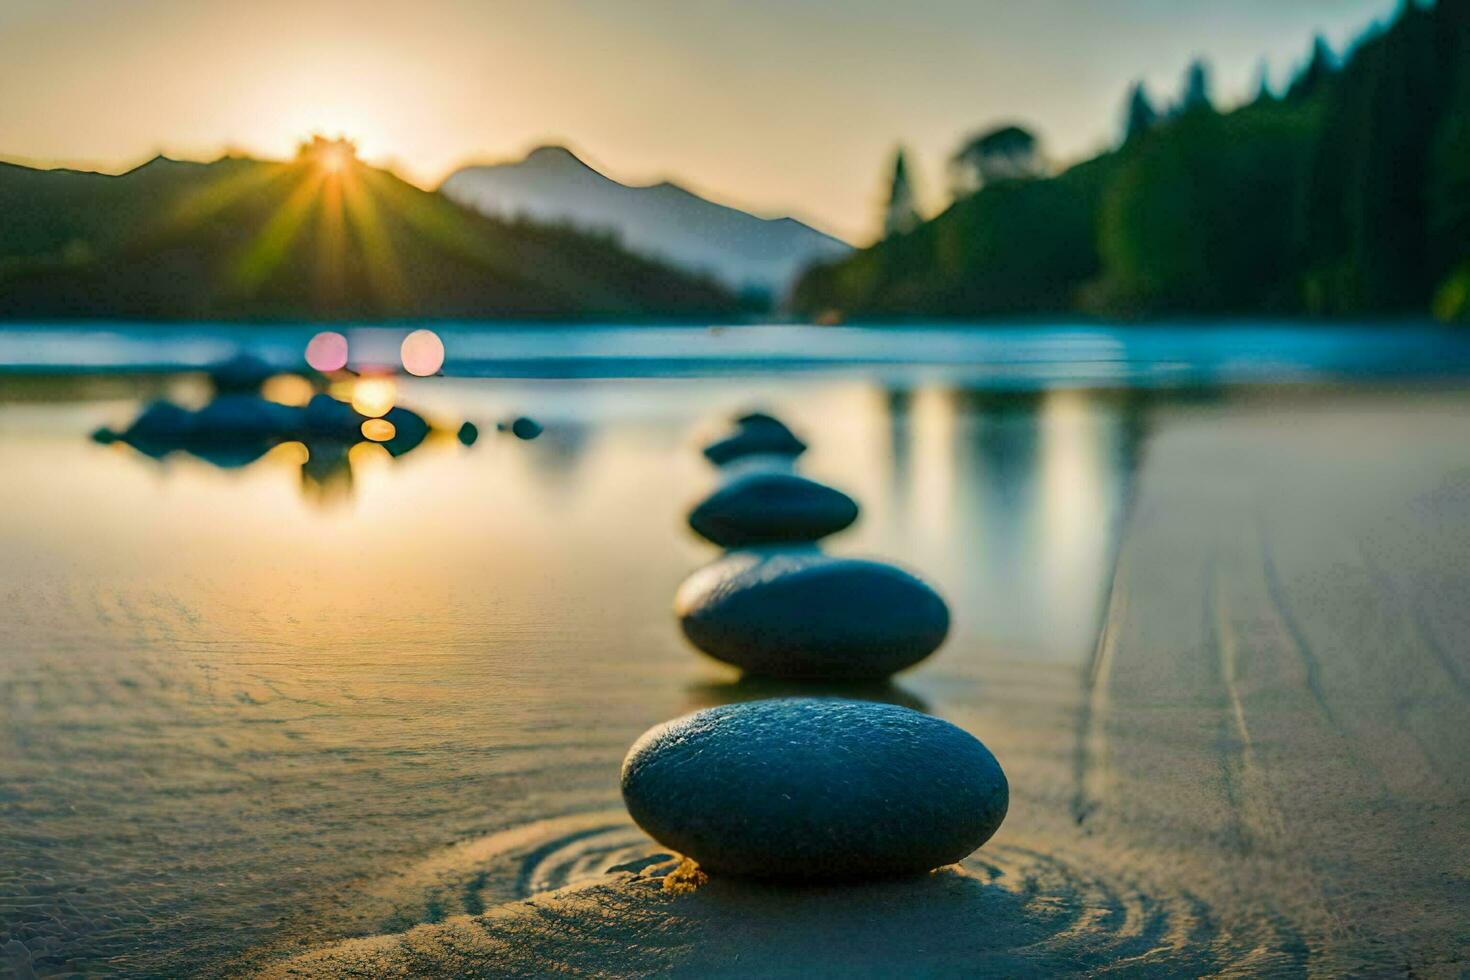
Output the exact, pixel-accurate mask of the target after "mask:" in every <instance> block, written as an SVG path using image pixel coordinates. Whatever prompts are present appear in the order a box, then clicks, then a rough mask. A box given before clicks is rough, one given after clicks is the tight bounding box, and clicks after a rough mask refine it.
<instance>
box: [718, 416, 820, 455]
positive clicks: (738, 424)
mask: <svg viewBox="0 0 1470 980" xmlns="http://www.w3.org/2000/svg"><path fill="white" fill-rule="evenodd" d="M804 452H806V443H804V442H802V441H801V440H800V439H798V438H797V437H796V434H795V433H793V432H792V431H791V430H790V429H788V428H787V427H786V424H785V423H784V422H782V421H781V420H780V419H777V418H774V417H773V416H770V415H766V414H764V413H761V412H755V413H752V414H749V415H742V416H741V417H740V418H738V419H736V420H735V431H734V432H733V433H731V434H730V435H728V436H725V437H724V438H723V439H718V440H716V441H714V442H712V443H710V444H709V445H708V446H705V447H704V456H705V458H706V459H708V460H709V461H710V462H711V463H714V464H715V465H716V466H724V465H725V464H727V463H732V462H734V461H735V460H737V459H741V458H742V457H745V456H755V455H770V456H785V457H788V458H792V459H794V458H795V457H797V456H800V455H801V454H802V453H804Z"/></svg>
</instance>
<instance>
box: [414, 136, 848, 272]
mask: <svg viewBox="0 0 1470 980" xmlns="http://www.w3.org/2000/svg"><path fill="white" fill-rule="evenodd" d="M440 190H441V192H442V193H443V194H444V195H445V196H446V197H449V198H451V199H452V200H455V201H458V202H459V203H461V204H464V205H466V206H468V207H472V208H475V209H476V210H478V211H481V212H483V213H485V214H488V215H492V216H495V217H501V218H515V217H524V218H528V219H530V220H534V221H539V222H554V223H563V224H571V225H574V226H576V227H578V228H582V229H586V230H599V231H607V232H611V233H613V234H615V235H616V236H617V237H618V238H619V240H620V241H621V242H622V244H623V245H624V246H625V247H627V248H629V249H630V250H632V251H634V252H638V253H640V254H643V255H648V256H650V257H653V258H658V259H661V260H663V261H665V262H669V263H671V264H674V265H678V266H681V267H683V268H685V269H688V270H691V271H696V272H704V273H708V274H710V275H712V276H714V277H715V278H717V279H719V280H721V281H722V282H724V283H725V284H727V285H729V286H731V287H732V288H735V289H751V288H754V289H758V290H761V291H764V292H767V293H770V294H771V295H772V296H773V297H775V298H777V299H780V298H783V297H784V296H785V295H786V294H787V292H788V291H789V290H790V287H791V284H792V282H793V281H794V280H795V278H796V277H797V276H798V275H799V274H800V273H801V272H802V270H803V269H805V268H806V267H807V266H808V265H811V264H812V263H813V262H820V261H831V260H832V259H835V258H838V257H840V256H843V255H846V254H847V253H848V252H850V251H851V247H850V246H848V245H847V244H845V243H844V242H841V241H839V240H838V239H836V238H833V237H832V236H831V235H826V234H823V233H822V232H820V231H817V230H816V229H815V228H812V227H810V226H809V225H805V224H802V223H801V222H800V221H797V220H795V219H794V218H761V217H758V216H756V215H753V214H750V213H748V212H745V211H741V210H739V209H738V208H732V207H728V206H726V205H723V204H717V203H715V202H714V201H710V200H707V199H705V198H703V197H700V196H699V195H698V194H695V193H693V192H692V191H689V190H686V189H685V188H683V187H680V186H679V185H678V184H673V183H670V182H668V181H663V182H660V183H656V184H650V185H647V186H631V185H628V184H623V183H619V182H618V181H616V180H613V179H612V178H610V177H607V176H606V175H604V174H601V173H599V172H598V171H596V170H594V169H593V168H592V167H590V166H588V165H587V164H586V163H585V162H583V161H582V160H581V159H580V158H579V157H578V156H577V155H576V154H575V153H573V152H572V151H571V150H569V149H567V148H566V147H564V146H542V147H539V148H537V149H535V150H532V151H531V152H530V153H528V154H527V155H526V157H525V158H524V159H523V160H521V161H519V162H516V163H502V164H488V165H481V166H471V167H465V168H462V169H460V170H457V171H455V172H454V173H453V174H451V175H450V176H449V177H448V178H447V179H446V180H445V181H444V183H443V185H442V186H441V187H440Z"/></svg>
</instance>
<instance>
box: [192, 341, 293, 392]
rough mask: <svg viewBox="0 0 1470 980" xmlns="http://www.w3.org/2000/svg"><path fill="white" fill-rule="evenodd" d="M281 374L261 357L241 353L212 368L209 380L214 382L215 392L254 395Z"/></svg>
mask: <svg viewBox="0 0 1470 980" xmlns="http://www.w3.org/2000/svg"><path fill="white" fill-rule="evenodd" d="M279 373H280V372H279V371H277V370H276V369H275V368H274V367H272V366H271V365H269V364H267V363H266V362H265V361H264V360H263V359H261V358H260V357H257V356H256V355H254V354H250V353H247V352H244V351H241V352H240V353H238V354H236V355H235V356H234V357H231V358H228V359H227V360H223V361H220V362H219V363H218V364H216V365H214V366H213V367H211V368H210V369H209V380H210V381H211V382H213V384H214V390H215V391H218V392H221V393H224V392H249V393H254V392H258V391H260V387H261V385H263V384H265V383H266V382H267V381H268V380H270V378H271V377H273V376H274V375H276V374H279Z"/></svg>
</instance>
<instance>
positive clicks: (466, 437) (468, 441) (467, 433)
mask: <svg viewBox="0 0 1470 980" xmlns="http://www.w3.org/2000/svg"><path fill="white" fill-rule="evenodd" d="M455 435H456V437H457V438H458V439H459V442H460V445H463V446H473V445H474V444H475V441H476V440H477V439H479V438H480V427H479V426H477V425H475V423H473V422H466V423H464V424H463V425H461V426H460V427H459V431H458V432H457V433H455Z"/></svg>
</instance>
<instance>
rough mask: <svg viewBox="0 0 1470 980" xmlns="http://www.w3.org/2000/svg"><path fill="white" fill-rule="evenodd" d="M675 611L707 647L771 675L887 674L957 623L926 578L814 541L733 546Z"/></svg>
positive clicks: (689, 584) (688, 589)
mask: <svg viewBox="0 0 1470 980" xmlns="http://www.w3.org/2000/svg"><path fill="white" fill-rule="evenodd" d="M674 612H675V614H676V615H677V616H678V617H679V625H680V626H681V627H683V630H684V635H685V636H687V637H688V638H689V641H690V642H691V643H693V644H694V645H695V646H696V647H698V648H699V649H700V650H703V651H704V652H705V653H707V654H709V655H710V656H711V657H714V658H715V659H716V660H723V661H724V662H726V663H729V664H734V665H735V666H737V667H740V668H742V669H744V670H746V671H749V672H750V673H753V674H763V675H766V676H771V677H801V678H823V679H854V678H877V677H887V676H888V675H889V674H892V673H895V672H896V671H900V670H903V669H904V668H905V667H910V666H912V665H914V664H916V663H918V662H919V661H920V660H923V659H924V658H925V657H927V656H928V655H929V654H931V653H933V652H934V651H935V650H936V649H937V648H938V647H939V645H940V644H941V643H943V642H944V637H945V634H946V633H948V632H949V609H948V607H947V606H945V604H944V600H943V599H942V598H940V597H939V594H938V593H936V592H935V591H934V590H933V589H932V588H930V586H929V585H928V584H927V583H925V582H924V581H923V580H921V579H919V578H916V577H915V576H913V575H911V574H909V573H908V572H906V571H904V570H903V569H901V568H896V567H895V566H893V565H887V564H884V563H882V562H876V561H867V560H864V559H858V558H835V557H832V556H830V555H825V554H823V553H821V552H820V551H818V550H817V549H816V548H783V549H776V550H767V551H736V552H731V553H730V554H728V555H726V556H724V557H723V558H721V559H719V560H718V561H715V562H713V563H711V564H709V565H706V566H705V567H704V568H701V569H700V570H699V571H697V572H695V573H694V574H693V575H691V576H690V577H689V578H688V579H686V580H685V581H684V584H683V585H681V586H680V587H679V591H678V593H677V595H676V596H675V597H674Z"/></svg>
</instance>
